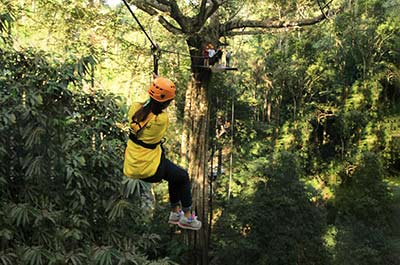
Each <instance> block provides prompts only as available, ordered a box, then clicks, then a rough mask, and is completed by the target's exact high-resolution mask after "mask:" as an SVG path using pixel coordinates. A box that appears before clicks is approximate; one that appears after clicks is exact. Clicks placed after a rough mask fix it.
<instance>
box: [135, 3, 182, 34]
mask: <svg viewBox="0 0 400 265" xmlns="http://www.w3.org/2000/svg"><path fill="white" fill-rule="evenodd" d="M130 2H131V3H132V4H134V5H135V6H136V7H137V8H139V9H140V10H142V11H143V12H145V13H147V14H149V15H150V16H152V17H158V21H159V22H160V24H161V25H162V26H163V27H164V28H165V29H166V30H168V31H169V32H171V33H174V34H182V33H183V30H182V29H181V28H178V27H176V26H175V25H173V24H172V23H171V22H169V21H168V20H167V19H166V18H165V17H164V16H162V15H160V14H161V13H160V12H165V13H170V7H166V6H165V5H164V4H160V3H159V2H160V1H153V0H148V1H146V2H143V1H139V0H135V1H130ZM163 2H168V1H163ZM171 17H172V16H171Z"/></svg>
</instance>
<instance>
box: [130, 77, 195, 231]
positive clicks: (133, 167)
mask: <svg viewBox="0 0 400 265" xmlns="http://www.w3.org/2000/svg"><path fill="white" fill-rule="evenodd" d="M175 90H176V86H175V84H174V83H173V82H172V81H171V80H169V79H167V78H164V77H158V76H155V78H154V80H153V81H152V83H151V84H150V86H149V89H148V94H149V96H150V97H149V99H148V100H147V101H146V102H144V103H138V102H135V103H133V104H132V106H131V107H130V109H129V118H130V120H131V123H130V134H129V140H128V143H127V147H126V150H125V160H124V174H125V176H127V177H129V178H134V179H140V180H142V181H145V182H149V183H155V182H161V181H162V180H163V179H164V180H166V181H168V192H169V200H170V204H171V212H170V215H169V220H168V223H170V224H177V225H178V226H179V227H181V228H184V229H191V230H199V229H200V228H201V222H200V221H199V220H197V216H195V214H194V212H192V209H191V207H192V194H191V183H190V180H189V175H188V173H187V171H186V170H184V169H182V168H181V167H179V166H177V165H176V164H174V163H173V162H171V161H170V160H169V159H167V158H166V157H165V153H164V150H163V148H162V140H163V138H164V134H165V132H166V130H167V127H168V123H169V121H168V114H167V113H165V112H164V110H165V109H166V108H167V107H168V106H169V104H170V103H171V101H172V100H173V99H174V98H175Z"/></svg>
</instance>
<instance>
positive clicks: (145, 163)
mask: <svg viewBox="0 0 400 265" xmlns="http://www.w3.org/2000/svg"><path fill="white" fill-rule="evenodd" d="M140 107H141V104H140V103H134V104H132V106H131V107H130V109H129V112H128V115H129V120H132V117H133V115H134V114H135V112H136V111H137V110H138V109H139V108H140ZM167 127H168V115H167V113H165V112H162V113H160V114H158V115H155V116H154V117H153V118H151V119H150V121H149V122H148V123H147V124H146V126H145V127H144V128H143V129H142V130H141V132H140V133H139V135H138V139H139V140H142V141H143V142H145V143H148V144H154V143H158V142H160V141H161V140H162V138H163V137H164V134H165V131H166V130H167ZM161 153H162V150H161V146H160V145H158V146H157V147H156V148H155V149H148V148H145V147H143V146H140V145H138V144H136V143H134V142H132V141H131V140H130V139H129V140H128V144H127V147H126V149H125V160H124V174H125V176H127V177H129V178H135V179H142V178H147V177H151V176H153V175H154V174H155V173H156V171H157V168H158V165H159V164H160V160H161Z"/></svg>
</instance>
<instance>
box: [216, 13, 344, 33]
mask: <svg viewBox="0 0 400 265" xmlns="http://www.w3.org/2000/svg"><path fill="white" fill-rule="evenodd" d="M342 10H343V8H339V9H337V10H335V11H333V12H334V13H335V14H337V13H339V12H341V11H342ZM326 18H327V17H326V16H325V14H321V15H319V16H316V17H313V18H307V19H300V20H292V21H291V20H283V19H278V18H271V19H266V20H259V21H258V20H231V21H228V22H227V23H225V24H224V25H221V27H220V29H219V33H220V35H221V36H232V35H251V34H254V31H243V32H235V31H234V30H235V29H245V28H254V29H257V28H258V29H260V30H261V29H279V28H296V27H304V26H310V25H314V24H317V23H319V22H321V21H323V20H325V19H326Z"/></svg>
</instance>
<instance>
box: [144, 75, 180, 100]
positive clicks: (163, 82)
mask: <svg viewBox="0 0 400 265" xmlns="http://www.w3.org/2000/svg"><path fill="white" fill-rule="evenodd" d="M175 90H176V86H175V84H174V82H172V81H171V80H169V79H168V78H165V77H157V78H155V79H154V80H153V82H152V83H151V85H150V87H149V90H148V93H149V95H150V97H151V98H152V99H154V100H156V101H158V102H165V101H168V100H170V99H173V98H175Z"/></svg>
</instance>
